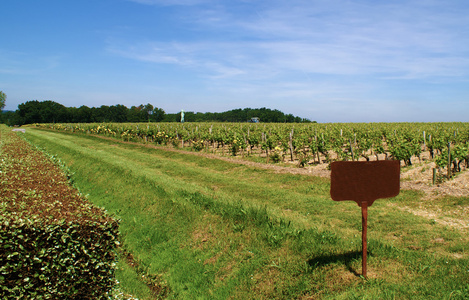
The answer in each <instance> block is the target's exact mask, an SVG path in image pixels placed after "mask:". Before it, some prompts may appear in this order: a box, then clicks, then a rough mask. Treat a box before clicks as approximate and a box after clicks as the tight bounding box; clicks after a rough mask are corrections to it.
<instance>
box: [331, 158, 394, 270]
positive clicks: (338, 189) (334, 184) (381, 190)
mask: <svg viewBox="0 0 469 300" xmlns="http://www.w3.org/2000/svg"><path fill="white" fill-rule="evenodd" d="M399 191H400V162H399V161H398V160H383V161H371V162H368V161H365V162H361V161H337V162H333V163H331V197H332V200H335V201H345V200H351V201H355V202H357V204H358V206H360V207H361V209H362V256H363V257H362V274H363V276H364V277H365V278H366V273H367V272H366V257H367V223H368V206H371V205H372V204H373V202H374V201H375V200H376V199H382V198H390V197H395V196H397V195H398V194H399Z"/></svg>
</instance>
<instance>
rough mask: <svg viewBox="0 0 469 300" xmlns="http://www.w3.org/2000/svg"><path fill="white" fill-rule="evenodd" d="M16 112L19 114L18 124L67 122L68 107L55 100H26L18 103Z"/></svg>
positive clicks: (68, 116)
mask: <svg viewBox="0 0 469 300" xmlns="http://www.w3.org/2000/svg"><path fill="white" fill-rule="evenodd" d="M17 114H18V116H19V123H20V124H19V125H23V124H32V123H56V122H69V118H70V115H69V111H68V109H67V108H66V107H65V106H63V105H62V104H59V103H57V102H54V101H51V100H46V101H42V102H40V101H37V100H32V101H27V102H25V103H22V104H20V105H18V110H17Z"/></svg>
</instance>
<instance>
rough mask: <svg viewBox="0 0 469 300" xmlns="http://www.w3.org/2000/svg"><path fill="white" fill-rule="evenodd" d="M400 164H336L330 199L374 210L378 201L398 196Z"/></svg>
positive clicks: (340, 162)
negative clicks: (349, 201) (372, 206)
mask: <svg viewBox="0 0 469 300" xmlns="http://www.w3.org/2000/svg"><path fill="white" fill-rule="evenodd" d="M399 179H400V163H399V161H397V160H382V161H337V162H333V163H331V197H332V199H333V200H335V201H345V200H352V201H355V202H357V204H358V205H359V206H362V202H366V203H367V206H371V205H372V204H373V202H374V201H375V200H376V199H381V198H390V197H395V196H397V195H398V194H399Z"/></svg>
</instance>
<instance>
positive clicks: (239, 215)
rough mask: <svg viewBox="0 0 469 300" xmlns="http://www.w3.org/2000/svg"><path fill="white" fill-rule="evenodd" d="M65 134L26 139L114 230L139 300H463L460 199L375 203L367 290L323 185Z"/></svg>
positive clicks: (357, 244) (468, 260)
mask: <svg viewBox="0 0 469 300" xmlns="http://www.w3.org/2000/svg"><path fill="white" fill-rule="evenodd" d="M141 126H143V125H141ZM145 126H146V125H145ZM194 130H195V128H194ZM197 130H200V128H197ZM212 130H213V129H212ZM73 131H74V133H72V132H71V130H68V132H62V133H60V132H52V131H45V130H39V129H34V128H27V130H26V134H25V137H26V138H27V139H28V140H29V141H31V142H32V143H33V144H35V145H37V146H38V147H40V148H41V149H44V150H45V151H47V152H48V153H50V154H53V155H57V156H58V157H59V158H60V159H61V160H62V161H63V162H64V163H65V164H66V165H67V166H68V167H69V168H70V170H71V171H73V172H74V175H73V176H72V179H73V182H74V184H75V185H76V186H77V187H78V188H79V190H80V191H81V193H83V194H85V195H87V197H88V198H89V200H90V201H92V202H93V203H95V204H97V205H99V206H102V207H104V208H106V209H107V210H108V211H109V212H111V213H113V214H115V215H116V216H117V217H118V218H120V219H121V220H122V221H121V225H120V230H121V241H122V251H121V260H120V262H119V270H118V272H117V276H118V279H119V281H120V282H121V286H122V289H123V290H124V291H126V292H127V293H129V294H132V295H134V296H136V297H138V298H140V299H155V298H158V297H161V298H165V297H168V298H176V299H196V298H203V299H205V298H213V299H230V298H232V299H468V295H469V283H468V278H469V268H468V266H469V251H468V249H469V237H468V231H469V229H468V228H467V227H464V226H461V225H460V224H461V223H457V222H456V223H453V224H452V223H448V222H446V223H444V222H440V221H441V220H444V219H445V218H446V217H447V216H448V214H449V213H451V214H452V216H453V218H455V219H456V220H457V219H460V220H461V221H463V222H464V221H465V220H467V218H468V215H467V211H468V207H469V198H467V197H449V196H446V197H433V198H431V199H428V198H425V200H423V196H424V194H423V193H421V192H418V191H411V190H403V191H401V193H400V195H399V196H397V197H395V198H392V199H385V200H377V201H376V202H375V204H373V206H372V207H370V209H369V220H368V224H369V227H368V241H369V246H368V250H369V256H368V275H369V279H368V280H364V279H363V278H361V277H360V273H361V252H360V251H361V235H360V232H361V216H360V210H359V208H358V207H357V205H356V204H355V203H353V202H340V203H338V202H334V201H332V200H331V198H330V195H329V189H330V183H329V180H328V179H327V178H322V177H313V176H311V175H308V174H290V173H278V172H276V171H275V169H272V170H269V169H264V168H262V169H261V168H257V167H255V166H251V165H247V164H241V163H237V162H230V161H225V160H220V159H215V158H208V157H203V156H195V155H191V154H190V153H182V152H177V151H170V149H167V148H157V147H153V146H149V145H143V144H142V145H138V144H129V143H123V142H122V141H120V140H118V139H102V138H99V137H96V136H90V135H83V134H76V131H77V130H73ZM290 131H291V129H290ZM344 131H345V130H344ZM344 131H342V136H344ZM19 134H21V133H19ZM249 134H251V131H250V132H249ZM294 134H295V133H294ZM451 134H452V135H453V136H455V134H454V132H453V133H451ZM458 134H460V135H462V134H463V133H462V130H460V131H459V133H458ZM107 135H108V136H109V137H118V138H122V135H121V134H120V135H119V136H116V135H113V134H109V132H108V133H107ZM178 135H179V132H178ZM272 135H273V134H272ZM145 136H147V135H142V136H141V137H138V136H136V137H134V138H135V139H137V137H138V139H140V140H142V139H143V140H145ZM150 136H151V138H153V136H155V137H157V133H156V135H155V134H152V135H150ZM422 136H423V134H422ZM446 136H449V135H446ZM456 136H457V135H456ZM427 138H428V135H427ZM132 139H133V138H132ZM132 139H127V140H132ZM261 139H262V135H261ZM347 139H348V140H349V142H350V144H353V143H354V141H352V139H351V138H348V136H347ZM204 141H206V140H204ZM288 141H289V139H288ZM425 141H426V140H425ZM147 142H148V137H147ZM180 142H181V140H178V142H177V145H178V147H180V146H179V143H180ZM194 142H196V141H195V140H193V141H192V143H194ZM152 143H153V144H157V143H156V142H155V141H154V140H153V141H152ZM427 143H428V142H427V141H426V142H425V146H426V147H427V146H428V144H427ZM462 144H463V143H462V142H461V145H462ZM207 146H208V147H214V145H212V144H202V148H204V147H207ZM225 146H226V148H225V149H230V148H229V147H230V146H231V147H232V146H233V143H231V144H230V145H226V144H225ZM191 147H193V145H191ZM259 147H260V149H261V150H262V146H259ZM353 147H354V146H353V145H352V148H351V149H354V148H353ZM393 147H394V145H393ZM264 148H265V147H264ZM295 148H296V149H300V146H297V147H295ZM344 148H345V149H346V148H347V147H346V146H345V147H344ZM265 149H267V150H268V151H269V152H268V153H270V152H272V151H275V147H274V148H272V149H270V148H269V146H267V148H265ZM308 149H309V146H308ZM238 150H239V149H238ZM244 150H246V149H244ZM282 151H285V153H287V154H288V151H287V149H283V150H282ZM344 151H345V150H344ZM425 151H428V149H425ZM352 152H353V150H352ZM440 152H441V153H439V154H441V155H442V153H443V151H440ZM240 153H241V152H237V153H236V154H240ZM268 153H266V155H268V156H270V155H271V153H270V154H268ZM344 153H348V154H347V155H351V153H350V152H348V151H347V152H344ZM293 154H294V155H295V159H296V160H299V156H300V152H296V153H293ZM355 154H356V153H355ZM355 154H354V155H355ZM436 154H437V151H436V150H435V155H436ZM371 155H373V153H372V152H371ZM287 158H288V156H287ZM282 159H285V158H282ZM285 160H286V159H285ZM417 211H419V212H427V213H428V212H432V213H433V215H431V216H432V217H431V218H429V217H428V214H427V215H424V214H423V213H422V214H417V213H415V212H417ZM458 224H459V225H458Z"/></svg>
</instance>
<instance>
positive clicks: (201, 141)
mask: <svg viewBox="0 0 469 300" xmlns="http://www.w3.org/2000/svg"><path fill="white" fill-rule="evenodd" d="M36 126H38V127H41V128H48V129H54V130H59V131H68V132H81V133H87V134H98V135H104V136H108V137H114V138H118V139H122V140H124V141H133V142H144V143H154V144H158V145H169V146H172V147H175V148H186V149H192V150H194V151H205V152H209V153H215V154H219V155H225V156H226V155H229V156H243V157H257V158H262V159H265V161H267V162H274V163H275V162H289V163H292V164H293V163H294V164H296V165H297V166H298V167H304V166H306V165H311V164H323V163H326V164H329V163H330V162H332V161H336V160H355V161H356V160H367V161H369V160H383V159H397V160H400V161H401V162H402V164H403V165H404V166H409V165H412V163H413V162H415V161H419V162H420V161H422V160H433V161H435V163H436V166H437V168H438V169H439V173H438V174H439V178H441V177H443V176H444V177H450V176H451V175H452V174H454V173H456V172H460V171H461V170H463V169H465V168H467V167H468V166H469V159H468V158H469V123H330V124H295V125H292V124H278V123H277V124H274V123H267V124H247V123H184V124H181V123H176V124H175V123H100V124H98V123H92V124H36Z"/></svg>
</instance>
